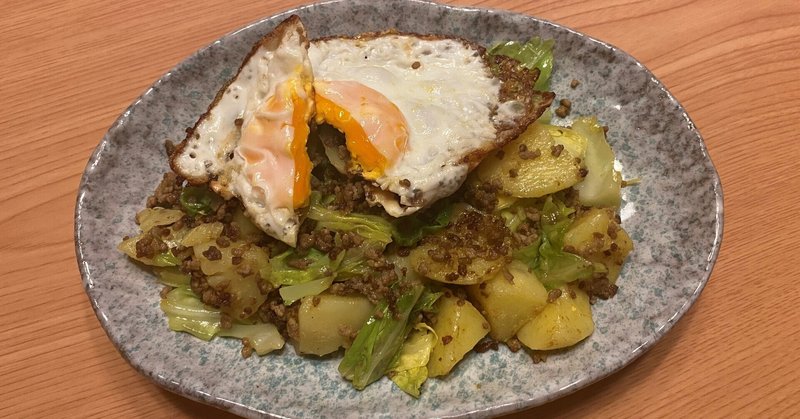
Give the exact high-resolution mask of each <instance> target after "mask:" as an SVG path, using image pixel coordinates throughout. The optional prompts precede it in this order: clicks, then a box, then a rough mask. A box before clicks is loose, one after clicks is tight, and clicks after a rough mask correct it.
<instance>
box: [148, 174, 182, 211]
mask: <svg viewBox="0 0 800 419" xmlns="http://www.w3.org/2000/svg"><path fill="white" fill-rule="evenodd" d="M183 181H184V179H183V178H182V177H180V176H178V175H176V174H175V173H173V172H167V173H164V176H163V177H162V178H161V183H159V184H158V186H157V187H156V190H155V192H154V193H153V195H152V196H150V197H148V198H147V208H153V207H163V208H172V207H173V206H175V205H176V204H178V203H179V200H180V197H181V192H183Z"/></svg>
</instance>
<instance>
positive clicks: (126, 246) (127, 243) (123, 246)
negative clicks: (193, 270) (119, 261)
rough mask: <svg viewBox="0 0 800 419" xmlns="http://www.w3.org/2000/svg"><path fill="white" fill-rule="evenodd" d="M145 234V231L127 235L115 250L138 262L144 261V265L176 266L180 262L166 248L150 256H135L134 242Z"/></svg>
mask: <svg viewBox="0 0 800 419" xmlns="http://www.w3.org/2000/svg"><path fill="white" fill-rule="evenodd" d="M145 234H146V233H142V234H140V235H138V236H135V237H128V238H127V239H125V240H123V241H122V243H120V244H119V245H118V246H117V250H119V251H120V252H122V253H125V254H126V255H128V257H130V258H131V259H134V260H136V261H138V262H141V263H144V264H145V265H149V266H158V267H165V266H177V265H178V264H179V263H180V261H179V260H178V258H176V257H175V255H173V254H172V252H170V251H169V250H167V251H166V252H164V253H160V254H158V255H155V256H153V257H152V258H146V257H137V256H136V242H138V241H139V240H141V239H142V237H144V235H145Z"/></svg>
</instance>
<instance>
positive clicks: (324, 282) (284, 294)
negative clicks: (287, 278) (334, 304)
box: [278, 276, 333, 306]
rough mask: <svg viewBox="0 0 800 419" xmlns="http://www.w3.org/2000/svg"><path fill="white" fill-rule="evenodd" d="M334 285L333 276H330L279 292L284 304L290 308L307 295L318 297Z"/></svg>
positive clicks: (284, 288) (281, 289)
mask: <svg viewBox="0 0 800 419" xmlns="http://www.w3.org/2000/svg"><path fill="white" fill-rule="evenodd" d="M332 283H333V276H328V277H326V278H320V279H314V280H311V281H308V282H304V283H302V284H297V285H289V286H285V287H281V288H280V290H278V292H279V293H280V294H281V298H283V302H284V304H286V305H287V306H288V305H291V304H292V303H293V302H295V301H297V300H299V299H301V298H303V297H305V296H307V295H318V294H319V293H321V292H322V291H325V290H326V289H328V288H329V287H330V286H331V284H332Z"/></svg>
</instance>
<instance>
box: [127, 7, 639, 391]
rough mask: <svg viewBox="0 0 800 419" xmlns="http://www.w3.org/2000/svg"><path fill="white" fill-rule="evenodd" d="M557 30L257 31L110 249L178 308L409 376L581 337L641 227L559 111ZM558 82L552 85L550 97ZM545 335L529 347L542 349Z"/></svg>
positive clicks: (234, 330)
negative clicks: (462, 33) (499, 39)
mask: <svg viewBox="0 0 800 419" xmlns="http://www.w3.org/2000/svg"><path fill="white" fill-rule="evenodd" d="M552 66H553V57H552V42H543V41H541V40H538V39H533V40H531V41H529V42H527V43H518V42H509V43H505V44H502V45H498V46H495V47H494V48H492V49H490V50H486V49H485V48H484V47H482V46H480V45H476V44H474V43H471V42H468V41H465V40H463V39H458V38H450V37H446V36H439V35H418V34H404V33H398V32H396V31H389V32H382V33H369V34H362V35H360V36H357V37H334V38H325V39H318V40H309V39H308V38H307V35H306V31H305V28H304V27H303V25H302V22H301V21H300V19H299V18H297V17H296V16H292V17H291V18H289V19H287V20H286V21H284V22H283V23H281V24H280V25H279V26H278V27H277V28H276V29H275V30H274V31H273V32H271V33H269V34H267V35H266V36H265V37H264V38H262V39H261V40H260V41H259V42H258V43H257V44H256V45H255V46H254V47H253V49H252V50H251V52H250V53H249V54H248V55H247V57H246V58H245V59H244V62H243V63H242V65H241V67H240V69H239V71H238V73H237V74H236V75H235V76H234V77H233V78H232V79H231V80H230V81H229V82H228V83H227V84H226V85H225V86H224V87H223V88H222V89H221V90H220V91H219V93H218V94H217V96H216V98H215V99H214V101H213V102H212V103H211V105H210V106H209V108H208V111H207V112H206V113H204V114H203V115H201V116H200V117H199V119H198V121H197V123H196V124H195V125H194V127H193V128H192V129H190V130H188V134H187V136H186V138H184V139H183V141H182V142H180V144H178V145H177V146H173V145H172V144H171V143H169V142H168V144H167V154H168V155H169V159H170V164H171V167H172V172H169V173H166V174H165V175H164V178H163V180H162V182H161V183H160V184H159V185H158V187H157V188H156V191H155V193H154V194H153V195H152V196H151V197H149V198H148V200H147V208H145V209H144V210H142V211H141V212H139V213H138V214H137V219H136V222H137V224H138V225H139V228H140V232H139V234H137V235H136V236H133V237H126V238H124V240H123V241H122V243H121V244H120V245H119V249H120V250H121V251H122V252H124V253H125V254H127V255H128V256H129V257H130V258H131V259H133V260H135V261H137V262H138V263H140V264H142V265H146V266H147V267H148V269H151V270H152V271H153V272H154V273H155V275H156V276H157V277H158V280H159V281H160V282H161V283H162V284H164V285H165V288H164V290H163V292H162V294H161V308H162V309H163V311H164V313H165V314H166V316H167V319H168V322H169V327H170V328H171V329H172V330H175V331H183V332H188V333H191V334H193V335H195V336H197V337H200V338H202V339H206V340H210V339H212V338H214V337H216V336H219V337H233V338H238V339H241V341H242V344H243V349H242V354H243V355H244V356H245V357H247V356H250V355H251V354H252V353H253V352H256V353H257V354H259V355H264V354H267V353H268V352H271V351H274V350H277V349H281V348H282V347H283V346H284V343H285V341H286V340H289V341H291V342H292V344H293V346H294V348H295V350H296V351H297V352H299V353H301V354H305V355H312V356H328V355H330V354H332V353H335V352H338V351H340V350H341V349H342V348H344V356H343V358H342V361H341V363H340V366H339V371H340V373H341V375H342V376H343V377H344V378H345V379H347V380H349V381H351V382H352V383H353V385H354V386H355V387H356V388H358V389H363V388H364V387H366V386H367V385H369V384H370V383H372V382H374V381H375V380H377V379H379V378H381V377H383V376H384V375H385V376H388V377H389V378H390V379H392V380H393V381H394V382H395V383H396V384H397V385H398V386H399V387H400V388H402V389H403V390H404V391H406V392H408V393H409V394H412V395H414V396H418V395H419V391H420V387H421V386H422V384H423V382H424V381H425V380H426V379H427V378H428V377H436V376H442V375H446V374H448V373H449V372H450V371H451V370H452V368H453V367H454V366H455V365H456V364H457V363H458V362H459V361H460V360H461V359H462V358H463V357H464V356H465V355H466V354H467V353H468V352H470V351H472V350H475V351H476V352H483V351H486V350H488V349H490V348H494V349H497V348H498V343H504V344H506V345H508V347H509V348H510V349H511V350H514V351H516V350H520V349H521V348H523V347H525V348H527V349H526V350H530V351H547V350H553V349H560V348H565V347H568V346H571V345H574V344H576V343H578V342H580V341H581V340H583V339H584V338H586V337H587V336H589V335H590V334H591V333H592V331H593V330H594V323H593V320H592V312H591V304H592V303H593V302H594V301H595V300H596V299H597V298H604V299H605V298H609V297H612V296H613V295H614V294H615V293H616V290H617V287H616V285H615V283H616V279H617V277H618V276H619V272H620V269H621V266H622V264H623V261H624V260H625V258H626V256H627V255H628V253H629V252H630V251H631V250H632V247H633V245H632V242H631V240H630V238H629V237H628V235H627V234H626V233H625V231H624V230H623V229H622V227H621V225H620V224H621V222H620V219H619V216H618V208H619V204H620V188H621V187H622V184H623V182H622V180H621V177H620V174H619V173H618V172H617V171H615V169H614V154H613V152H612V150H611V148H610V147H609V145H608V143H607V141H606V129H605V127H603V126H601V125H600V124H599V123H598V121H597V120H596V119H595V118H592V117H584V118H578V119H576V120H575V121H574V122H573V124H572V126H570V127H563V126H556V125H551V124H550V123H549V112H546V110H547V109H548V107H549V106H550V104H551V103H552V101H553V100H554V97H555V95H554V94H553V93H552V92H548V91H547V83H548V79H549V75H550V71H551V70H552ZM562 102H563V101H562ZM539 358H541V354H539V353H537V359H539Z"/></svg>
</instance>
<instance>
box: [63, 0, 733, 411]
mask: <svg viewBox="0 0 800 419" xmlns="http://www.w3.org/2000/svg"><path fill="white" fill-rule="evenodd" d="M400 1H403V2H405V3H412V4H418V5H421V6H422V7H431V8H433V9H446V10H449V11H453V12H456V13H463V12H469V13H488V14H499V15H508V16H522V17H525V18H528V19H532V20H535V21H538V22H539V23H541V24H544V25H547V26H551V27H553V28H555V29H557V30H562V31H566V32H569V33H571V34H572V35H576V36H578V37H580V38H584V39H585V40H587V41H589V42H591V43H593V44H595V45H598V46H601V47H603V48H605V49H607V50H609V51H610V52H611V53H613V54H615V55H621V56H622V57H624V58H626V59H628V60H631V61H632V62H633V64H635V65H637V66H639V67H641V69H642V70H643V71H644V72H645V73H646V74H647V76H649V78H650V80H651V81H652V82H654V83H655V84H656V86H657V87H658V89H659V90H661V91H662V92H663V93H664V94H665V95H666V98H667V100H668V101H669V102H670V103H671V104H673V105H675V106H676V108H677V111H678V114H679V115H680V116H681V117H682V118H683V119H685V121H686V123H687V126H686V128H687V129H688V130H689V131H690V132H691V134H692V136H693V138H692V141H695V139H696V140H697V141H698V145H699V146H700V149H701V152H702V156H703V158H704V160H705V162H707V163H708V164H709V167H710V169H711V174H712V175H713V176H712V177H711V178H712V186H713V191H714V198H715V203H714V211H715V220H714V226H715V228H714V240H713V243H712V246H711V251H710V253H709V257H708V260H707V264H706V266H705V270H704V273H703V275H702V278H700V281H699V283H698V285H697V288H696V289H694V290H693V291H692V293H691V295H689V296H688V297H686V299H685V301H684V304H683V305H682V306H681V307H680V308H679V309H678V310H677V311H676V312H675V313H674V314H673V315H672V316H671V317H670V318H669V319H667V320H666V322H665V323H664V325H663V326H662V327H661V328H660V329H658V330H657V331H655V332H653V333H652V334H651V335H650V336H649V338H648V339H647V340H646V341H645V342H642V343H641V344H640V345H639V346H638V347H637V348H636V349H634V350H633V351H632V352H630V353H628V354H627V355H628V357H625V358H624V359H620V360H619V361H618V362H616V363H614V365H613V366H612V367H611V368H606V369H605V370H603V371H602V373H599V374H595V375H592V376H589V377H581V378H580V379H578V380H577V381H575V382H573V383H572V384H570V385H569V386H566V387H563V388H560V389H558V390H555V391H552V392H549V393H547V394H546V395H544V396H540V397H533V398H527V399H518V400H515V401H513V402H509V403H506V404H502V405H492V406H487V407H486V408H484V409H475V410H472V411H467V412H461V413H457V414H454V415H447V416H443V417H448V418H451V417H452V418H455V417H476V416H484V415H489V414H491V415H500V414H507V413H512V412H516V411H521V410H525V409H530V408H532V407H535V406H540V405H543V404H546V403H548V402H551V401H553V400H556V399H559V398H562V397H564V396H567V395H569V394H571V393H574V392H576V391H578V390H580V389H583V388H586V387H588V386H590V385H592V384H594V383H596V382H598V381H600V380H603V379H605V378H606V377H608V376H610V375H612V374H616V373H618V372H619V371H620V370H622V369H624V368H625V367H627V366H628V365H630V364H631V363H633V362H634V361H635V360H636V359H638V358H639V357H640V356H642V355H643V354H644V353H645V352H647V351H648V350H649V349H650V348H651V347H653V346H654V345H655V344H656V343H657V342H659V341H660V340H661V338H662V337H663V336H664V335H666V334H667V333H668V332H669V331H670V330H671V329H672V328H673V327H674V325H675V324H676V323H677V322H678V320H680V319H681V318H682V317H683V316H684V315H685V314H686V313H687V312H688V310H689V309H690V308H691V307H692V306H694V304H695V302H696V301H697V299H698V298H699V296H700V294H701V293H702V291H703V289H704V288H705V286H706V285H707V284H708V281H709V279H710V277H711V275H712V272H713V268H714V267H715V265H716V261H717V259H718V257H719V252H720V249H721V244H722V239H723V232H724V212H725V211H724V194H723V189H722V182H721V178H720V175H719V171H718V170H717V168H716V166H715V165H714V162H713V160H712V159H711V156H710V154H709V151H708V146H707V144H706V142H705V139H704V138H703V136H702V134H701V133H700V132H699V130H698V129H697V126H696V125H695V123H694V121H693V120H692V118H691V117H690V116H689V114H688V112H687V111H686V109H685V108H684V107H683V105H682V104H681V103H680V102H679V101H678V100H677V99H676V98H675V96H674V95H673V94H672V93H671V92H670V91H669V89H668V88H667V86H666V85H665V84H664V83H663V82H662V81H661V80H660V79H658V78H657V77H656V76H655V74H654V73H653V72H652V71H651V70H650V69H649V68H648V67H647V66H646V65H644V64H643V63H641V62H640V61H639V60H638V59H636V58H635V57H634V56H632V55H631V54H629V53H627V52H625V51H624V50H622V49H620V48H618V47H616V46H614V45H613V44H611V43H608V42H605V41H602V40H599V39H597V38H594V37H592V36H589V35H587V34H585V33H583V32H580V31H578V30H575V29H572V28H570V27H567V26H564V25H562V24H559V23H556V22H553V21H550V20H547V19H543V18H540V17H537V16H534V15H530V14H527V13H522V12H515V11H511V10H502V9H495V8H482V7H474V6H456V5H449V4H439V3H436V2H433V1H429V0H400ZM361 3H365V4H369V3H370V1H369V0H355V1H353V0H327V1H322V2H317V3H312V4H307V5H302V6H298V7H294V8H291V9H288V10H285V11H282V12H279V13H276V14H273V15H270V16H264V17H261V18H259V19H257V20H255V21H253V22H250V23H248V24H246V25H244V26H242V27H239V28H236V29H234V30H232V31H230V32H227V33H225V34H224V35H222V36H220V37H218V38H216V39H215V40H214V41H212V42H210V43H209V44H207V45H205V46H203V47H201V48H199V49H197V50H195V51H194V52H192V53H191V54H190V55H188V56H186V57H184V58H183V59H181V60H180V61H179V62H177V63H176V64H175V65H174V66H172V67H171V68H170V69H169V70H168V71H167V72H165V73H164V74H162V75H161V76H160V77H159V78H158V79H157V80H156V81H155V82H153V83H152V84H151V85H150V86H148V87H147V88H146V89H145V90H144V92H142V93H141V94H140V95H139V96H137V98H136V99H135V100H134V101H133V102H131V104H130V105H128V106H127V107H126V109H125V110H124V111H123V112H122V113H121V114H120V115H119V116H118V117H117V118H116V119H115V121H114V122H113V123H112V124H111V125H110V126H109V128H108V130H107V131H106V132H105V134H104V135H103V137H102V139H101V140H100V143H99V144H98V145H97V146H96V147H95V149H94V151H93V152H92V154H91V156H90V157H89V159H88V161H87V164H86V166H85V168H84V171H83V172H82V175H81V178H80V183H79V186H78V190H77V197H76V202H75V209H74V226H73V227H74V242H75V254H76V261H77V264H78V269H79V271H80V274H81V281H82V284H83V287H84V291H85V293H86V296H87V298H88V299H89V301H90V303H91V305H92V309H93V311H94V313H95V315H96V316H97V318H98V320H99V322H100V325H101V326H102V328H103V331H104V332H105V334H106V336H108V338H109V340H110V341H111V342H112V344H113V345H114V347H115V348H116V350H117V352H118V353H119V354H120V355H121V356H122V358H123V359H125V361H126V362H127V363H128V364H129V365H131V366H132V367H133V368H134V369H135V370H136V371H137V372H138V373H140V374H141V375H143V376H145V377H146V378H148V379H149V380H150V381H152V382H154V383H155V384H157V385H158V386H159V387H161V388H163V389H166V390H168V391H170V392H172V393H175V394H177V395H180V396H182V397H186V398H189V399H191V400H194V401H197V402H200V403H203V404H206V405H210V406H214V407H217V408H221V409H224V410H227V411H230V412H232V413H235V414H237V415H241V416H246V417H257V416H266V417H274V418H287V416H282V415H280V414H279V413H275V412H268V411H264V410H260V409H258V408H255V407H253V406H247V405H243V404H239V403H236V402H234V401H231V400H227V399H224V398H221V397H218V396H215V395H213V394H211V393H205V392H201V391H200V390H198V389H191V388H186V387H184V386H182V385H180V384H178V385H175V383H173V382H170V381H169V380H168V379H167V378H165V377H161V376H154V375H153V374H152V373H151V372H150V371H148V370H147V369H146V368H145V367H144V366H142V365H139V364H136V363H135V362H133V361H132V360H131V359H130V357H129V356H128V353H127V350H126V349H125V348H124V347H123V342H121V341H120V340H119V337H118V336H115V335H113V334H112V332H111V330H110V324H109V320H108V318H107V317H106V316H105V313H104V312H103V311H102V309H101V308H100V307H99V305H98V302H97V300H96V299H95V298H94V296H93V295H92V289H93V288H94V283H93V278H92V276H91V273H90V272H89V270H88V268H87V266H86V263H87V261H86V258H85V256H84V249H83V234H82V231H81V227H82V218H83V215H84V214H83V211H85V206H84V195H85V193H86V191H87V189H88V187H87V182H88V181H89V180H90V178H91V176H92V174H93V172H94V170H95V168H96V166H97V164H98V160H99V159H100V158H101V157H102V155H103V153H104V152H105V151H106V149H107V146H108V143H109V142H110V140H111V139H112V138H113V137H114V136H115V135H116V132H117V131H119V130H120V129H121V128H122V127H123V125H124V124H125V122H126V121H127V120H128V119H129V117H130V114H131V111H132V110H133V109H134V108H136V106H137V105H138V104H139V103H141V102H142V101H143V100H144V99H145V98H147V97H148V96H149V95H151V94H152V92H153V91H154V90H156V89H158V88H159V87H160V86H161V85H162V84H163V83H165V82H167V81H168V80H170V79H171V78H172V76H173V73H174V72H176V71H178V70H180V68H181V67H182V66H183V65H184V63H186V62H187V61H190V60H194V59H197V58H198V57H199V56H201V55H202V54H204V53H205V52H206V51H207V50H209V49H210V48H211V47H213V46H214V45H216V44H218V43H220V42H221V41H223V40H226V39H229V38H231V37H233V36H235V35H237V34H238V33H240V32H243V31H248V30H250V29H252V28H253V27H255V26H258V25H261V24H263V23H264V22H266V21H270V20H280V19H282V18H286V17H288V16H290V15H292V14H295V13H297V12H299V11H302V10H306V9H313V8H317V7H320V6H323V7H324V6H330V5H334V4H361Z"/></svg>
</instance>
